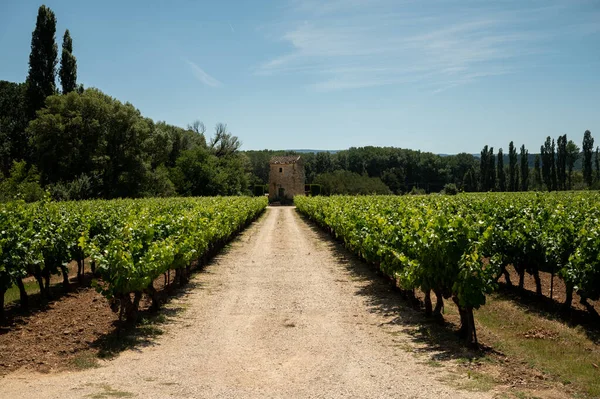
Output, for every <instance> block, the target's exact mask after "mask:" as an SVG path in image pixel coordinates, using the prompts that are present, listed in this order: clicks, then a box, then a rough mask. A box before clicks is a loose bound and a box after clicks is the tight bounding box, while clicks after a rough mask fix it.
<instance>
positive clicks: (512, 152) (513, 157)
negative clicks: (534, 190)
mask: <svg viewBox="0 0 600 399" xmlns="http://www.w3.org/2000/svg"><path fill="white" fill-rule="evenodd" d="M518 189H519V185H518V183H517V149H516V148H515V144H514V143H513V142H512V141H511V142H510V144H509V145H508V191H517V190H518Z"/></svg>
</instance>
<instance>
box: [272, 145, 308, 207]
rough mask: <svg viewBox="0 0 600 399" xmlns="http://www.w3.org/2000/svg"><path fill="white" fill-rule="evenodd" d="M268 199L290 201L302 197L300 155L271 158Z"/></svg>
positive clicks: (302, 170) (301, 162)
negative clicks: (295, 197)
mask: <svg viewBox="0 0 600 399" xmlns="http://www.w3.org/2000/svg"><path fill="white" fill-rule="evenodd" d="M269 164H270V170H269V199H271V200H273V199H280V200H291V199H293V198H294V196H296V195H304V180H305V177H304V162H303V161H302V158H301V157H300V155H292V156H278V157H273V158H271V161H270V162H269Z"/></svg>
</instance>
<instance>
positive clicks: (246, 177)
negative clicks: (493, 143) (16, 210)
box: [0, 6, 600, 201]
mask: <svg viewBox="0 0 600 399" xmlns="http://www.w3.org/2000/svg"><path fill="white" fill-rule="evenodd" d="M57 81H59V82H60V85H58V84H57ZM241 145H242V143H241V142H240V140H239V139H238V137H236V136H234V135H233V134H232V133H230V132H229V131H228V129H227V125H226V124H223V123H219V124H217V125H216V126H215V130H214V133H212V135H211V136H208V135H207V132H206V128H205V126H204V124H203V123H202V122H200V121H194V122H192V123H190V124H189V125H188V126H186V127H185V128H182V127H178V126H173V125H170V124H168V123H166V122H163V121H153V120H152V119H150V118H147V117H144V116H143V115H142V114H141V113H140V111H139V110H138V109H136V108H135V107H134V106H133V105H132V104H130V103H122V102H120V101H119V100H117V99H115V98H113V97H111V96H109V95H107V94H105V93H103V92H102V91H100V90H99V89H96V88H84V87H83V85H81V84H78V83H77V59H76V57H75V55H74V50H73V38H72V37H71V32H69V30H66V31H65V33H64V35H63V40H62V46H61V53H60V64H59V51H58V45H57V43H56V15H55V14H54V12H53V11H52V10H51V9H49V8H48V7H46V6H41V7H40V8H39V10H38V15H37V21H36V24H35V29H34V31H33V33H32V38H31V53H30V57H29V69H28V74H27V79H26V81H25V82H23V83H15V82H8V81H2V80H0V201H8V200H12V199H16V198H20V199H24V200H26V201H36V200H39V199H41V198H43V197H44V196H50V197H52V198H53V199H56V200H77V199H88V198H120V197H149V196H207V195H241V194H248V195H249V194H251V193H252V192H254V190H253V187H254V186H255V185H263V184H266V183H267V182H268V171H269V159H270V158H271V157H272V156H274V155H284V154H292V153H293V152H292V151H274V150H262V151H241ZM508 148H509V150H508V154H504V153H503V151H502V149H499V150H498V153H497V154H494V149H493V148H491V147H488V146H487V145H486V146H485V147H484V148H483V149H482V151H481V153H480V155H479V156H474V155H473V154H467V153H461V154H457V155H438V154H433V153H430V152H421V151H415V150H409V149H402V148H394V147H361V148H350V149H348V150H343V151H337V152H335V153H329V152H317V153H312V152H303V153H301V155H302V157H303V158H304V163H305V167H306V180H307V181H306V182H307V184H319V185H321V187H322V193H324V194H389V193H394V194H404V193H431V192H440V191H445V192H447V193H454V192H458V191H528V190H549V191H554V190H569V189H588V188H595V189H597V188H599V186H600V158H599V148H598V147H596V148H595V150H594V139H593V137H592V135H591V132H589V131H586V132H585V133H584V137H583V142H582V147H581V149H580V148H579V147H578V146H577V145H576V144H575V142H573V141H572V140H567V136H566V135H563V136H559V137H558V138H557V140H556V141H555V140H554V139H552V138H550V137H548V138H547V139H546V141H545V142H544V143H543V144H542V145H541V147H540V153H539V154H530V153H529V151H528V150H527V149H526V148H525V147H524V146H521V148H520V150H517V147H516V146H515V145H514V143H513V142H511V143H510V144H509V147H508Z"/></svg>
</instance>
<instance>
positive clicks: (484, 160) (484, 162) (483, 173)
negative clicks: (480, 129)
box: [479, 145, 489, 191]
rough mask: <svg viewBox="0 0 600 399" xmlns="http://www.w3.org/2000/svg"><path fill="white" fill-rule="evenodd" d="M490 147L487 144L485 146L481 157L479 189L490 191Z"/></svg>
mask: <svg viewBox="0 0 600 399" xmlns="http://www.w3.org/2000/svg"><path fill="white" fill-rule="evenodd" d="M488 157H489V148H488V146H487V145H485V146H484V147H483V149H482V150H481V153H480V157H479V187H480V188H479V190H480V191H488V187H487V175H488V168H489V161H488Z"/></svg>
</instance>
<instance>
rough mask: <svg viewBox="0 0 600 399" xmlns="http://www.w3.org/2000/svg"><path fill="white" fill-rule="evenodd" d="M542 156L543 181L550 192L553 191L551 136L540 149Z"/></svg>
mask: <svg viewBox="0 0 600 399" xmlns="http://www.w3.org/2000/svg"><path fill="white" fill-rule="evenodd" d="M540 154H541V156H542V180H543V181H544V184H545V185H546V188H547V189H548V191H552V178H551V173H552V162H551V156H552V139H551V138H550V136H548V137H546V141H545V142H544V145H542V146H541V147H540Z"/></svg>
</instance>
